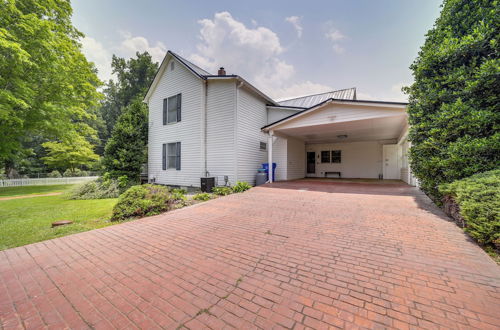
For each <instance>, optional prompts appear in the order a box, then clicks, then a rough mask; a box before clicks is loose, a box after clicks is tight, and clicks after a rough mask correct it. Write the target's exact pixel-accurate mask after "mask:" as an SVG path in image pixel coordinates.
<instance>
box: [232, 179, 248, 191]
mask: <svg viewBox="0 0 500 330" xmlns="http://www.w3.org/2000/svg"><path fill="white" fill-rule="evenodd" d="M250 188H252V186H251V185H250V184H249V183H248V182H245V181H237V182H236V184H235V185H234V186H233V188H232V189H233V192H235V193H240V192H244V191H247V190H248V189H250Z"/></svg>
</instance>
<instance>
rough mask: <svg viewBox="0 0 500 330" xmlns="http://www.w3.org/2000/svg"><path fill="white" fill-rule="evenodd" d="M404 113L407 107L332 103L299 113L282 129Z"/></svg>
mask: <svg viewBox="0 0 500 330" xmlns="http://www.w3.org/2000/svg"><path fill="white" fill-rule="evenodd" d="M404 113H405V109H397V108H384V107H368V106H361V105H356V106H353V105H344V104H330V105H327V106H325V107H324V108H322V109H318V110H316V111H311V113H309V114H304V115H298V116H297V119H291V120H290V121H289V122H287V123H283V124H282V125H281V126H280V129H285V128H292V127H303V126H313V125H323V124H328V123H339V122H345V121H354V120H363V119H370V118H380V117H389V116H398V115H403V114H404Z"/></svg>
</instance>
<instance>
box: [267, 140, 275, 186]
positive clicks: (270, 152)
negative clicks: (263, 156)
mask: <svg viewBox="0 0 500 330" xmlns="http://www.w3.org/2000/svg"><path fill="white" fill-rule="evenodd" d="M267 134H268V136H267V166H268V170H267V171H268V177H269V183H272V182H273V134H274V132H273V131H269V132H267Z"/></svg>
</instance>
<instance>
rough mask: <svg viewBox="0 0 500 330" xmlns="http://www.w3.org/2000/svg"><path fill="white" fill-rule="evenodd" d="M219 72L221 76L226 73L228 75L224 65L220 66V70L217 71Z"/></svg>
mask: <svg viewBox="0 0 500 330" xmlns="http://www.w3.org/2000/svg"><path fill="white" fill-rule="evenodd" d="M217 74H218V75H219V76H225V75H226V70H224V67H222V66H221V67H220V68H219V71H217Z"/></svg>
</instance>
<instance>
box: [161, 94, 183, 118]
mask: <svg viewBox="0 0 500 330" xmlns="http://www.w3.org/2000/svg"><path fill="white" fill-rule="evenodd" d="M181 99H182V94H177V95H174V96H171V97H169V98H166V99H163V125H166V124H170V123H177V122H179V121H181Z"/></svg>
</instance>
